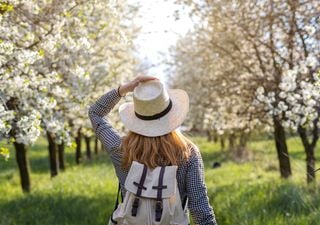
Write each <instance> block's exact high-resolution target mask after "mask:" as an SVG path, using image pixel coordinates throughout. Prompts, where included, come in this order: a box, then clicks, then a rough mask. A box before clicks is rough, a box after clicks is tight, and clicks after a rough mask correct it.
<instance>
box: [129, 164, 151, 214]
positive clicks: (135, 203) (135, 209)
mask: <svg viewBox="0 0 320 225" xmlns="http://www.w3.org/2000/svg"><path fill="white" fill-rule="evenodd" d="M147 170H148V168H147V166H146V165H143V171H142V174H141V177H140V181H139V183H137V182H136V181H134V182H133V184H134V185H135V186H137V187H138V189H137V192H136V198H135V199H134V201H133V204H132V210H131V215H132V216H136V215H137V212H138V207H139V200H140V199H139V198H138V197H140V196H141V193H142V189H143V190H147V188H146V187H145V186H143V183H144V181H145V179H146V177H147Z"/></svg>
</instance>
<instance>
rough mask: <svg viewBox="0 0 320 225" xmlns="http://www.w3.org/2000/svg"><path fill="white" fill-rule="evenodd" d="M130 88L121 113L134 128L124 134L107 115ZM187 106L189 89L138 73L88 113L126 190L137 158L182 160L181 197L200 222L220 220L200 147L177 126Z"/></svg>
mask: <svg viewBox="0 0 320 225" xmlns="http://www.w3.org/2000/svg"><path fill="white" fill-rule="evenodd" d="M129 92H133V100H134V101H133V103H125V104H123V105H121V106H120V108H119V115H120V119H121V121H122V122H123V123H124V125H125V127H126V128H128V130H129V133H128V134H127V135H126V136H125V137H120V135H119V134H118V132H117V131H116V130H115V129H114V128H113V127H112V126H111V125H110V124H109V122H108V120H107V119H105V118H104V117H105V116H106V115H107V114H108V113H109V112H110V111H111V110H112V109H113V108H114V107H115V105H116V104H117V103H118V102H119V100H120V99H121V97H123V96H125V95H126V94H127V93H129ZM188 109H189V98H188V95H187V93H186V92H185V91H183V90H178V89H175V90H166V89H165V88H164V87H163V85H162V83H161V82H160V81H159V80H158V79H157V78H155V77H151V76H138V77H136V78H135V79H134V80H132V81H131V82H128V83H126V84H124V85H120V86H119V87H118V89H113V90H111V91H109V92H107V93H106V94H105V95H103V96H102V97H101V98H100V99H98V100H97V102H96V103H95V104H93V105H92V106H91V107H90V109H89V117H90V120H91V122H92V126H93V129H94V131H95V133H96V135H97V137H98V138H99V140H100V141H101V142H102V144H103V145H104V148H105V149H106V151H107V152H108V153H109V155H110V158H111V160H112V162H113V164H114V167H115V171H116V174H117V177H118V179H119V182H120V185H121V190H122V194H123V195H125V194H126V189H125V187H124V184H125V180H126V178H127V174H128V170H129V168H130V165H131V164H132V162H133V161H137V162H139V163H142V164H144V165H146V166H147V167H148V168H155V167H157V166H168V165H177V166H178V169H177V174H176V178H177V181H178V189H179V193H180V198H181V200H182V201H183V202H184V203H186V202H187V208H188V210H189V211H190V214H191V217H192V220H193V221H194V223H195V224H197V225H209V224H210V225H215V224H217V223H216V220H215V216H214V213H213V209H212V207H211V206H210V205H209V200H208V196H207V188H206V185H205V181H204V168H203V161H202V158H201V155H200V152H199V150H198V148H197V147H196V146H195V145H194V144H193V143H192V142H191V141H190V140H188V139H187V138H186V137H185V136H183V135H182V134H181V133H180V132H179V131H178V130H177V128H178V127H179V126H180V125H181V124H182V122H183V120H184V119H185V117H186V115H187V112H188ZM186 200H187V201H186Z"/></svg>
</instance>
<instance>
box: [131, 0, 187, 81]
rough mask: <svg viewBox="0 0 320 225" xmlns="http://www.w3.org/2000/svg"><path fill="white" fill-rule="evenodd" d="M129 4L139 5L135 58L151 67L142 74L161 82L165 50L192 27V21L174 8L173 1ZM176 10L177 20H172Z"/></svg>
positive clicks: (164, 0)
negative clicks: (154, 77) (138, 28)
mask: <svg viewBox="0 0 320 225" xmlns="http://www.w3.org/2000/svg"><path fill="white" fill-rule="evenodd" d="M131 2H137V3H139V4H140V6H141V7H140V13H139V18H138V19H137V20H136V22H137V24H138V25H140V26H141V27H142V30H141V33H140V35H139V37H138V39H137V40H136V41H135V44H136V47H137V51H138V54H139V57H140V58H141V59H142V60H144V61H147V62H148V63H149V64H151V65H152V67H151V68H150V69H149V70H148V71H147V72H146V73H147V74H149V75H153V76H157V77H159V78H164V79H165V71H164V70H165V69H166V65H165V64H164V63H163V61H164V60H165V59H166V58H168V57H169V54H168V53H169V52H168V50H169V48H170V46H173V45H175V43H176V41H177V40H178V39H179V37H182V36H184V34H186V32H187V31H188V30H190V29H191V28H192V21H191V19H190V18H189V16H188V15H187V12H186V10H185V9H183V8H182V6H181V5H175V4H174V3H173V2H174V1H173V0H162V1H161V0H131ZM176 10H178V11H179V12H180V13H179V19H178V20H176V18H175V11H176Z"/></svg>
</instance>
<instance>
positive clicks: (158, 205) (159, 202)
mask: <svg viewBox="0 0 320 225" xmlns="http://www.w3.org/2000/svg"><path fill="white" fill-rule="evenodd" d="M162 209H163V203H162V201H156V212H160V211H162Z"/></svg>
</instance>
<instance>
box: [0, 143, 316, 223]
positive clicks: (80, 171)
mask: <svg viewBox="0 0 320 225" xmlns="http://www.w3.org/2000/svg"><path fill="white" fill-rule="evenodd" d="M192 139H193V140H194V141H195V142H196V143H197V145H198V146H199V148H200V149H201V152H202V156H203V159H204V163H205V168H206V173H205V176H206V184H207V187H208V195H209V198H210V202H211V204H212V205H213V207H214V210H215V214H216V217H217V221H218V223H219V224H220V225H235V224H237V225H258V224H262V225H269V224H270V225H271V224H272V225H274V224H276V225H317V224H320V222H319V221H320V193H319V192H320V186H319V182H317V183H315V184H312V185H307V184H306V183H305V180H306V178H305V161H304V158H305V155H304V153H303V150H302V147H301V143H300V141H299V139H297V138H290V139H289V140H288V144H289V151H290V155H291V163H292V170H293V176H292V177H291V178H290V179H288V180H283V179H280V178H279V172H278V161H277V158H276V151H275V148H274V143H273V142H272V140H259V141H252V142H250V144H249V149H250V150H251V158H250V160H249V161H247V162H244V163H238V162H235V161H233V160H232V159H230V157H228V155H229V154H228V152H227V151H222V150H220V147H219V145H218V144H214V143H208V142H206V140H205V139H204V138H199V137H194V138H192ZM10 151H11V154H13V153H14V151H13V150H12V149H10ZM28 154H29V159H30V165H31V170H32V173H31V181H32V193H31V194H28V195H24V194H22V193H21V190H20V183H19V176H18V175H19V174H18V171H17V166H16V164H15V161H14V157H12V158H10V159H9V161H8V162H4V161H3V160H2V159H1V160H0V225H29V224H30V225H57V224H58V225H91V224H92V225H100V224H101V225H102V224H106V221H107V218H108V216H109V215H110V213H111V212H112V210H113V207H114V200H115V195H116V192H117V180H116V176H115V174H114V170H113V167H112V164H111V162H110V161H109V159H108V157H107V155H106V154H100V155H99V156H98V157H94V159H93V160H91V161H86V160H84V162H83V163H82V164H81V165H79V166H77V165H75V163H74V151H73V150H71V149H67V150H66V164H67V165H66V166H67V170H66V171H65V172H63V173H61V174H59V176H58V177H56V178H54V179H51V178H50V176H49V171H48V152H47V144H46V142H45V140H44V139H40V140H39V141H38V142H37V143H36V144H35V145H34V146H33V147H32V148H31V149H30V150H29V152H28ZM316 154H317V160H319V158H320V153H319V149H317V151H316ZM215 161H219V162H221V167H220V168H217V169H212V168H211V165H212V163H213V162H215ZM318 167H319V163H318Z"/></svg>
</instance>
